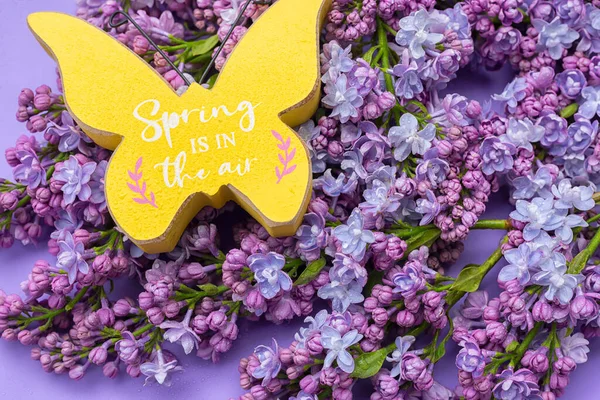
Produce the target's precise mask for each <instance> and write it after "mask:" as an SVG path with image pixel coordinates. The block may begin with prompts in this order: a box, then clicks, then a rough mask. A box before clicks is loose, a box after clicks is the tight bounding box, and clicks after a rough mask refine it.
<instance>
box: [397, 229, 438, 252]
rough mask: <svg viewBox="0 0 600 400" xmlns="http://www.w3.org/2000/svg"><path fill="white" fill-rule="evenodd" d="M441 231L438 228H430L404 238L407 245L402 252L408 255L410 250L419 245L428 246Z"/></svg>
mask: <svg viewBox="0 0 600 400" xmlns="http://www.w3.org/2000/svg"><path fill="white" fill-rule="evenodd" d="M440 233H441V231H440V230H439V229H438V228H431V229H427V230H425V231H422V232H419V233H417V234H416V235H414V236H413V237H411V238H409V239H407V240H406V244H407V245H408V247H407V248H406V251H405V252H404V254H406V255H408V254H410V252H411V251H413V250H416V249H418V248H419V247H421V246H430V245H432V244H433V242H435V241H436V240H437V238H439V237H440Z"/></svg>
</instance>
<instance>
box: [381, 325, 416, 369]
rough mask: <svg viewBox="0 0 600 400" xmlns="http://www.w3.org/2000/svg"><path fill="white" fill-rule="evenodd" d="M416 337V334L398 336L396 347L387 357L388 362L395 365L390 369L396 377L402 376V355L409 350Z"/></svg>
mask: <svg viewBox="0 0 600 400" xmlns="http://www.w3.org/2000/svg"><path fill="white" fill-rule="evenodd" d="M415 340H416V338H415V337H414V336H410V335H406V336H398V337H397V338H396V340H395V341H394V344H395V345H396V349H395V350H394V351H393V352H392V353H391V354H390V355H389V356H387V357H386V358H385V359H386V360H387V361H388V362H391V363H393V367H392V369H391V371H390V376H391V377H392V378H395V377H397V376H400V375H401V373H402V370H401V369H402V356H403V355H404V354H406V353H407V352H408V349H410V347H411V346H412V345H413V343H414V342H415Z"/></svg>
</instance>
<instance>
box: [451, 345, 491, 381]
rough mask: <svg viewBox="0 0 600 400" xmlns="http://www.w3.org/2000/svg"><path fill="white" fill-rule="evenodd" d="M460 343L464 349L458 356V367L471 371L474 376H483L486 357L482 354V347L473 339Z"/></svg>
mask: <svg viewBox="0 0 600 400" xmlns="http://www.w3.org/2000/svg"><path fill="white" fill-rule="evenodd" d="M460 345H461V346H462V349H461V350H460V351H459V352H458V354H457V356H456V367H457V368H458V369H460V370H462V371H465V372H470V373H471V374H472V375H473V377H474V378H479V377H481V376H482V375H483V370H484V369H485V365H486V362H485V361H486V357H485V356H484V355H483V354H482V351H481V349H480V348H479V346H478V345H477V343H475V342H474V341H471V340H464V341H462V342H461V343H460Z"/></svg>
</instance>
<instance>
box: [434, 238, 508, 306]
mask: <svg viewBox="0 0 600 400" xmlns="http://www.w3.org/2000/svg"><path fill="white" fill-rule="evenodd" d="M507 240H508V237H507V236H505V237H504V239H502V242H501V243H506V241H507ZM502 257H503V254H502V245H500V246H498V248H497V249H496V250H495V251H494V252H493V253H492V254H491V255H490V256H489V257H488V259H487V260H485V262H484V263H483V264H481V265H480V266H479V270H480V271H482V272H481V274H480V275H478V277H479V282H478V285H477V286H478V287H479V286H481V281H483V278H485V276H486V275H487V274H488V273H489V272H490V271H491V270H492V268H494V266H495V265H496V264H497V263H498V261H500V260H501V259H502ZM466 293H467V292H463V291H456V290H452V289H450V291H448V295H447V296H446V302H447V303H448V305H449V308H452V307H453V306H454V305H456V303H458V302H459V301H460V299H462V297H463V296H464V295H465V294H466Z"/></svg>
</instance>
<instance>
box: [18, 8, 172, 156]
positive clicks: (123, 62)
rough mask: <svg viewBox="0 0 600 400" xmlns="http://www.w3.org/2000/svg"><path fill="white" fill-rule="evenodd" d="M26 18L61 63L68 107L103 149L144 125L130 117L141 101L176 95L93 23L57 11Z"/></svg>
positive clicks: (131, 53) (160, 79)
mask: <svg viewBox="0 0 600 400" xmlns="http://www.w3.org/2000/svg"><path fill="white" fill-rule="evenodd" d="M27 21H28V24H29V27H30V29H31V30H32V32H33V33H34V35H35V36H36V38H37V40H38V41H39V42H40V43H41V44H42V46H43V47H44V48H45V49H46V51H47V52H48V53H49V54H50V55H51V56H52V58H54V59H55V60H56V61H57V62H58V64H59V69H60V74H61V77H62V83H63V88H64V94H65V100H66V103H67V107H68V108H69V111H70V112H71V114H72V115H73V117H74V119H75V120H76V121H77V123H78V124H79V125H80V126H81V127H82V129H83V130H84V131H85V132H86V133H87V134H88V135H89V136H90V137H91V138H92V139H93V140H94V141H95V142H96V143H98V144H99V145H101V146H102V147H106V148H109V149H114V148H116V146H117V145H118V144H119V142H120V140H121V137H119V135H120V136H126V135H129V134H134V133H136V134H139V132H140V131H141V130H142V129H144V125H143V124H142V123H141V122H140V121H138V120H136V119H134V118H132V113H133V111H134V109H135V108H136V107H137V106H138V105H139V104H140V103H141V102H143V101H145V100H148V99H167V98H174V97H175V98H176V97H177V94H176V93H175V92H174V91H173V90H172V89H171V87H170V86H169V84H168V83H167V82H166V81H165V80H164V79H163V78H162V77H161V75H160V74H158V73H157V72H156V71H155V70H153V69H152V68H151V67H150V66H149V65H148V64H147V63H146V62H145V61H143V60H142V59H140V58H139V57H138V56H137V55H136V54H135V53H133V52H132V51H131V50H129V49H128V48H127V47H125V46H124V45H123V44H121V43H120V42H118V41H117V40H116V39H114V38H113V37H112V36H110V35H108V34H107V33H106V32H104V31H102V30H100V29H98V28H96V27H95V26H92V25H91V24H88V23H87V22H85V21H83V20H81V19H79V18H76V17H72V16H69V15H67V14H61V13H54V12H41V13H34V14H31V15H30V16H29V17H28V20H27Z"/></svg>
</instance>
